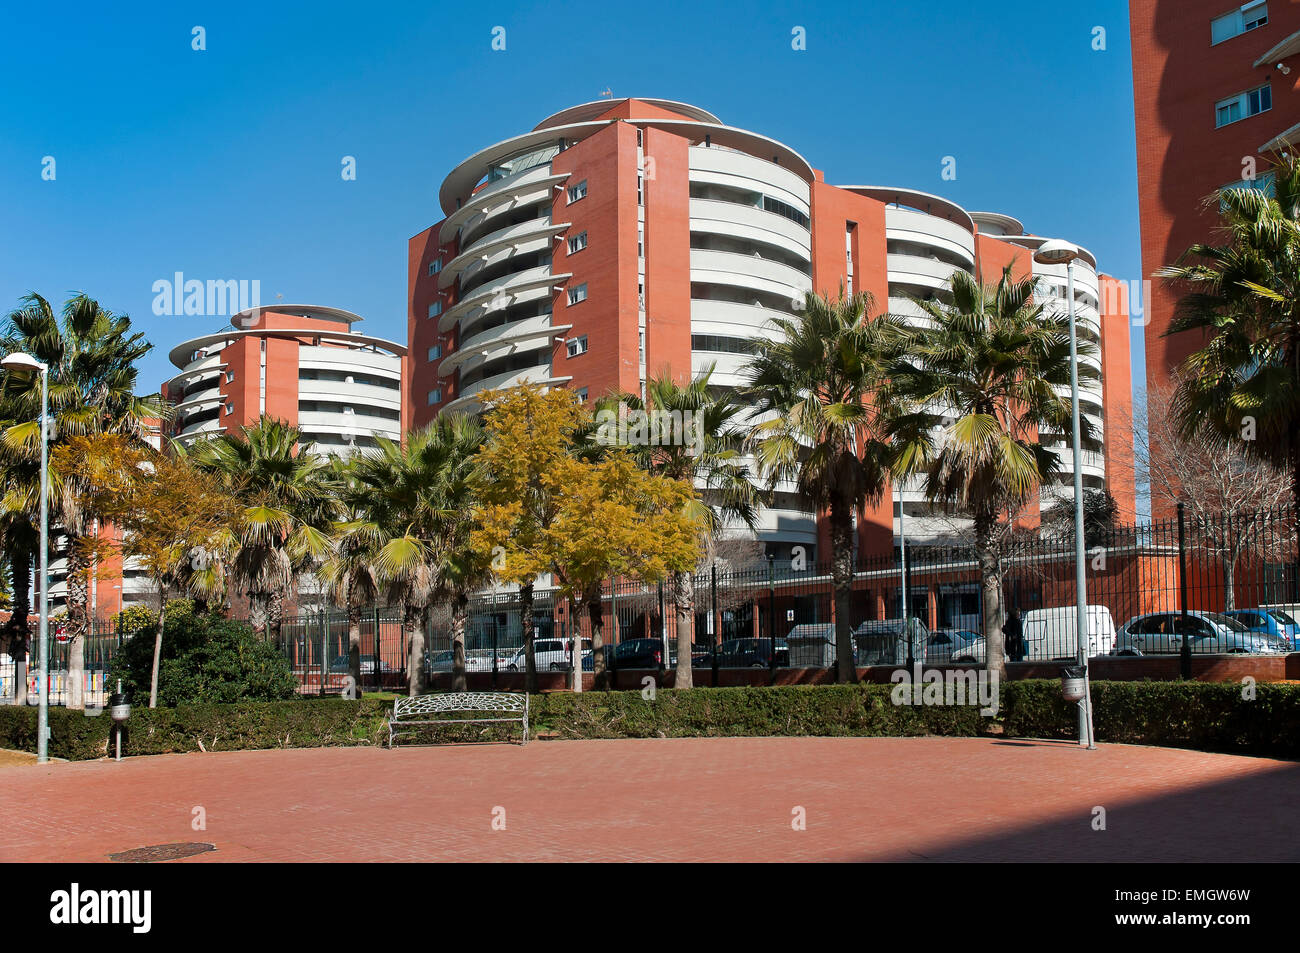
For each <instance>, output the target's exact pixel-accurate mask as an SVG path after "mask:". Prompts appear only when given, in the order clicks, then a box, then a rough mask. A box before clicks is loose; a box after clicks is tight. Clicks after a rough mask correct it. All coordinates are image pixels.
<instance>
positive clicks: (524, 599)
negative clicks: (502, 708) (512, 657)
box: [519, 579, 537, 695]
mask: <svg viewBox="0 0 1300 953" xmlns="http://www.w3.org/2000/svg"><path fill="white" fill-rule="evenodd" d="M519 627H520V628H521V629H522V630H523V634H524V691H526V692H528V694H530V695H535V694H537V656H536V654H535V650H534V648H533V639H534V637H535V635H536V633H535V631H534V626H533V581H532V580H531V579H529V580H528V581H527V582H526V583H524V584H523V585H521V586H520V587H519Z"/></svg>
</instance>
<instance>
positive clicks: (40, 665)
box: [0, 351, 50, 762]
mask: <svg viewBox="0 0 1300 953" xmlns="http://www.w3.org/2000/svg"><path fill="white" fill-rule="evenodd" d="M0 366H3V367H4V369H5V370H6V371H7V372H8V373H9V374H10V375H11V376H12V377H13V378H14V379H15V380H19V381H27V380H31V379H32V378H33V377H34V376H36V375H38V374H39V375H40V378H41V542H40V546H41V570H40V572H41V592H40V601H39V602H38V603H37V605H38V607H39V612H40V634H39V641H38V643H37V650H36V651H37V669H36V679H37V681H36V704H37V715H36V760H37V761H38V762H45V761H49V760H50V753H49V742H50V739H49V735H50V599H49V592H50V565H49V563H50V552H49V551H50V545H49V544H50V501H49V497H50V461H49V454H50V444H49V426H50V425H49V413H50V409H49V408H50V390H49V381H50V368H49V365H48V364H42V363H41V362H40V361H38V360H36V358H34V357H32V356H31V355H30V354H24V353H22V352H21V351H15V352H14V353H13V354H10V355H8V356H7V357H5V358H4V360H2V361H0ZM23 691H24V693H25V692H26V686H23Z"/></svg>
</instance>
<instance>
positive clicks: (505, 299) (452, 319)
mask: <svg viewBox="0 0 1300 953" xmlns="http://www.w3.org/2000/svg"><path fill="white" fill-rule="evenodd" d="M572 277H573V272H569V271H566V272H563V273H561V274H558V275H557V274H552V273H551V266H550V265H538V266H537V267H535V268H525V269H524V270H523V271H516V272H514V273H513V274H509V275H503V276H502V277H500V278H495V279H493V280H492V281H487V282H484V283H483V284H481V285H479V286H478V287H477V288H475V289H474V290H473V291H471V292H470V293H469V294H468V295H466V296H465V298H463V299H462V300H460V301H457V302H456V303H455V304H454V305H452V306H451V307H450V308H448V309H447V310H446V311H444V312H443V313H442V317H441V318H439V319H438V330H439V331H444V332H445V331H449V330H451V329H452V328H453V327H455V325H456V323H457V322H458V321H459V320H460V319H461V318H463V317H465V316H466V315H468V314H469V313H470V312H471V311H473V310H474V309H475V308H480V307H481V308H487V307H488V306H489V305H490V306H491V307H492V308H508V307H510V305H512V304H514V303H515V296H516V295H517V294H519V293H520V292H523V291H531V290H535V289H538V288H545V287H546V286H547V285H563V284H564V283H565V282H566V281H568V280H569V279H570V278H572Z"/></svg>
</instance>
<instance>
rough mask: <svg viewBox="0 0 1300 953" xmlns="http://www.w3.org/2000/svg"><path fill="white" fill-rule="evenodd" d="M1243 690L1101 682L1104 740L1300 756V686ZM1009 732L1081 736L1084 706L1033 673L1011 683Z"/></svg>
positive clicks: (1098, 704) (1098, 722)
mask: <svg viewBox="0 0 1300 953" xmlns="http://www.w3.org/2000/svg"><path fill="white" fill-rule="evenodd" d="M1253 690H1254V694H1255V697H1254V698H1253V699H1249V700H1248V699H1246V698H1243V697H1242V692H1243V686H1242V685H1241V684H1240V683H1237V682H1156V681H1149V682H1093V683H1092V722H1093V730H1094V731H1095V732H1096V735H1097V740H1099V741H1110V742H1117V743H1119V744H1133V745H1160V746H1162V747H1167V748H1196V749H1197V750H1200V751H1224V752H1229V753H1233V754H1256V755H1270V756H1272V757H1281V758H1294V757H1300V685H1295V684H1291V683H1286V682H1281V683H1279V682H1259V683H1257V684H1256V685H1255V686H1254V689H1253ZM1002 705H1003V708H1002V711H1001V715H1002V718H1003V722H1004V725H1005V727H1006V731H1007V734H1008V735H1015V736H1017V737H1022V738H1075V737H1077V733H1078V729H1077V727H1076V726H1077V719H1078V716H1077V714H1076V712H1077V708H1076V706H1075V705H1073V704H1071V703H1068V702H1066V701H1064V700H1063V699H1062V698H1061V683H1060V682H1059V681H1055V680H1046V679H1030V680H1025V681H1017V682H1008V683H1006V684H1005V685H1004V686H1003V694H1002Z"/></svg>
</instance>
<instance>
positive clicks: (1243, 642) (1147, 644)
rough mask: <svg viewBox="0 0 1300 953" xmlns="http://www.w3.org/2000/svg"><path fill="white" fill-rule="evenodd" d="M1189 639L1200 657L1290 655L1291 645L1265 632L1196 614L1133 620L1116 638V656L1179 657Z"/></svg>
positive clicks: (1213, 614)
mask: <svg viewBox="0 0 1300 953" xmlns="http://www.w3.org/2000/svg"><path fill="white" fill-rule="evenodd" d="M1184 638H1186V639H1187V640H1188V642H1189V644H1190V646H1191V651H1192V653H1193V654H1196V655H1214V654H1219V653H1234V654H1236V653H1243V652H1248V653H1251V654H1255V655H1262V654H1269V653H1277V652H1289V651H1291V642H1290V640H1288V639H1282V638H1278V637H1276V636H1271V635H1268V634H1267V633H1263V632H1251V631H1250V630H1249V629H1247V628H1246V627H1245V626H1244V625H1242V624H1241V623H1240V622H1239V621H1237V620H1236V619H1234V618H1231V617H1229V616H1226V615H1224V614H1223V613H1221V612H1202V611H1192V612H1188V613H1187V617H1186V621H1184V619H1183V615H1182V613H1179V612H1148V613H1147V614H1145V615H1140V616H1137V617H1136V618H1133V619H1129V620H1128V621H1127V622H1125V623H1124V624H1123V625H1122V626H1121V627H1120V630H1119V632H1118V633H1117V635H1116V637H1115V654H1116V655H1177V654H1179V653H1180V652H1181V651H1182V648H1183V639H1184Z"/></svg>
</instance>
